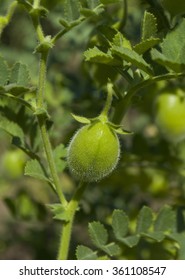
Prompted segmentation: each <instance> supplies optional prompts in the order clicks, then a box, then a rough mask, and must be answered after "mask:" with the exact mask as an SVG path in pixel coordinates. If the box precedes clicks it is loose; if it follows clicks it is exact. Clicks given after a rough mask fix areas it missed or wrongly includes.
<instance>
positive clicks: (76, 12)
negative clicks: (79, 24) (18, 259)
mask: <svg viewBox="0 0 185 280" xmlns="http://www.w3.org/2000/svg"><path fill="white" fill-rule="evenodd" d="M63 5H64V13H65V14H64V18H65V20H66V21H67V22H69V23H71V22H73V21H75V20H76V19H78V18H79V17H80V8H81V5H80V1H79V0H65V1H64V3H63Z"/></svg>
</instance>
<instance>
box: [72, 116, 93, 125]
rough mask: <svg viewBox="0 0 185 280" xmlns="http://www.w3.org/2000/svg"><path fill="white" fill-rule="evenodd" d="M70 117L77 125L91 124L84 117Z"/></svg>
mask: <svg viewBox="0 0 185 280" xmlns="http://www.w3.org/2000/svg"><path fill="white" fill-rule="evenodd" d="M71 115H72V117H73V118H74V119H75V120H76V121H77V122H79V123H84V124H89V123H91V121H90V119H88V118H85V117H81V116H77V115H75V114H71Z"/></svg>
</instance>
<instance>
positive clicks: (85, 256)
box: [76, 245, 98, 260]
mask: <svg viewBox="0 0 185 280" xmlns="http://www.w3.org/2000/svg"><path fill="white" fill-rule="evenodd" d="M76 257H77V259H78V260H97V259H98V256H97V253H96V252H94V251H93V250H91V249H90V248H88V247H86V246H83V245H80V246H78V247H77V249H76Z"/></svg>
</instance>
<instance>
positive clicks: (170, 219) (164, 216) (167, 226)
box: [154, 205, 176, 233]
mask: <svg viewBox="0 0 185 280" xmlns="http://www.w3.org/2000/svg"><path fill="white" fill-rule="evenodd" d="M154 230H155V231H162V232H164V233H170V232H175V231H176V214H175V211H173V210H172V208H171V207H170V206H168V205H165V206H164V207H163V208H162V209H161V210H160V212H159V214H158V215H157V218H156V220H155V222H154Z"/></svg>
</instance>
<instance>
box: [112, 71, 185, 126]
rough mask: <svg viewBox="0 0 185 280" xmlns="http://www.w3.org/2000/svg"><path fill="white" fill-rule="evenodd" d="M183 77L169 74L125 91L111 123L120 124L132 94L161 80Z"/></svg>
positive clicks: (183, 74) (148, 80) (184, 74)
mask: <svg viewBox="0 0 185 280" xmlns="http://www.w3.org/2000/svg"><path fill="white" fill-rule="evenodd" d="M184 76H185V73H179V74H176V73H175V74H173V73H169V74H165V75H159V76H156V77H153V78H150V79H147V80H144V81H142V82H140V83H138V84H136V85H134V86H132V87H131V88H130V89H129V90H128V91H127V94H126V95H125V96H124V97H123V98H122V99H121V100H120V101H119V103H118V104H117V105H116V107H115V112H114V116H113V120H112V121H113V122H114V123H115V124H119V123H120V122H121V120H122V119H123V117H124V115H125V113H126V111H127V109H128V107H129V105H130V102H131V99H132V97H133V96H134V94H135V93H136V92H137V91H138V90H140V89H142V88H144V87H147V86H149V85H151V84H153V83H155V82H159V81H162V80H170V79H175V78H180V77H184Z"/></svg>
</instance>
